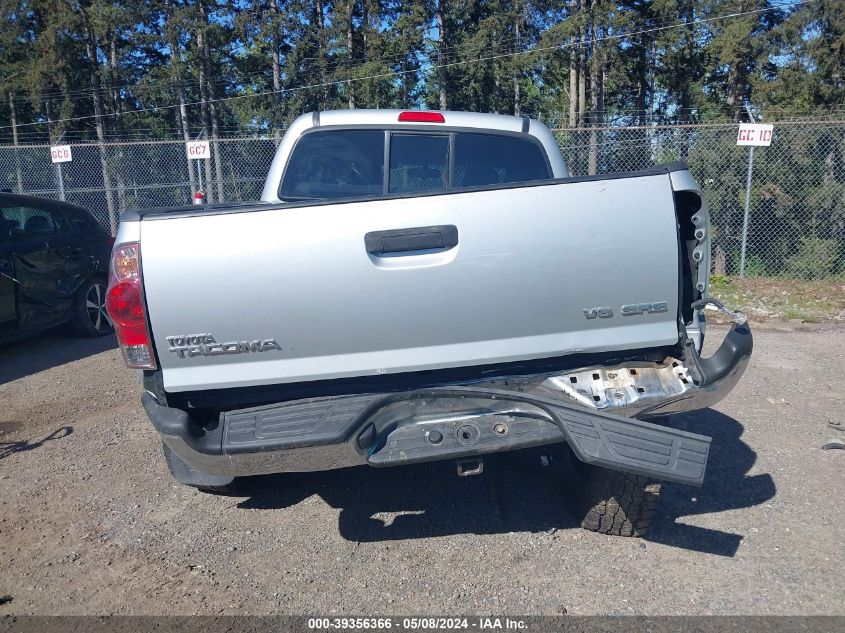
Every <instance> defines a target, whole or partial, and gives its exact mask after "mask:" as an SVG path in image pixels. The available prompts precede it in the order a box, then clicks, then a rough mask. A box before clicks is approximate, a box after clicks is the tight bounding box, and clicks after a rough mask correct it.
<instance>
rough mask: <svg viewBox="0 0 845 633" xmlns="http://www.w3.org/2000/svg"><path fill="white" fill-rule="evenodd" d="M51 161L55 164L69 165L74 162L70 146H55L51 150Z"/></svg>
mask: <svg viewBox="0 0 845 633" xmlns="http://www.w3.org/2000/svg"><path fill="white" fill-rule="evenodd" d="M50 160H52V161H53V162H54V163H69V162H70V161H72V160H73V152H72V151H71V148H70V145H54V146H53V147H51V148H50Z"/></svg>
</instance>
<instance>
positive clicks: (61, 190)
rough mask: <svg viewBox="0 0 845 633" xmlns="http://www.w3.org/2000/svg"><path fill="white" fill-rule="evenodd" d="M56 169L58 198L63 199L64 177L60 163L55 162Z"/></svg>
mask: <svg viewBox="0 0 845 633" xmlns="http://www.w3.org/2000/svg"><path fill="white" fill-rule="evenodd" d="M56 171H57V172H58V174H59V200H61V201H62V202H64V201H65V179H64V177H63V176H62V164H61V163H56Z"/></svg>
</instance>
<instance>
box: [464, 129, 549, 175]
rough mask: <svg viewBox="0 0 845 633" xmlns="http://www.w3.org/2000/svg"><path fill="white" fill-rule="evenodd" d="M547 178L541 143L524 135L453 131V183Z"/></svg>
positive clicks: (546, 167)
mask: <svg viewBox="0 0 845 633" xmlns="http://www.w3.org/2000/svg"><path fill="white" fill-rule="evenodd" d="M548 178H551V173H550V172H549V166H548V164H547V162H546V157H545V154H544V153H543V150H542V149H541V147H540V146H539V145H538V144H537V143H535V142H534V141H531V140H529V139H525V138H518V137H514V136H503V135H495V134H471V133H459V134H457V135H455V174H454V182H453V186H454V187H479V186H482V185H495V184H502V183H507V182H526V181H530V180H546V179H548Z"/></svg>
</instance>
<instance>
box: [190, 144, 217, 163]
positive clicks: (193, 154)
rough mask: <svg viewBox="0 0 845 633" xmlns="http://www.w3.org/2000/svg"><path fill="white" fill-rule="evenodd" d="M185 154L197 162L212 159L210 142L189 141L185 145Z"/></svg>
mask: <svg viewBox="0 0 845 633" xmlns="http://www.w3.org/2000/svg"><path fill="white" fill-rule="evenodd" d="M185 153H186V154H187V155H188V158H193V159H196V160H199V159H201V158H210V157H211V151H210V149H209V147H208V141H188V142H187V143H185Z"/></svg>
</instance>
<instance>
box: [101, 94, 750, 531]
mask: <svg viewBox="0 0 845 633" xmlns="http://www.w3.org/2000/svg"><path fill="white" fill-rule="evenodd" d="M709 238H710V225H709V217H708V213H707V208H706V205H705V204H704V199H703V197H702V195H701V192H700V190H699V187H698V185H697V184H696V183H695V181H694V180H693V178H692V177H691V175H690V173H689V171H688V170H687V167H686V166H685V165H684V164H681V163H672V164H668V165H662V166H658V167H655V168H653V169H648V170H645V171H639V172H631V173H618V174H608V175H602V176H585V177H570V176H569V174H568V172H567V169H566V166H565V165H564V162H563V160H562V158H561V156H560V153H559V151H558V147H557V143H556V141H555V139H554V137H553V136H552V134H551V132H550V131H549V130H548V129H547V128H546V127H545V126H544V125H543V124H541V123H539V122H537V121H534V120H530V119H528V118H518V117H510V116H497V115H487V114H472V113H463V112H402V111H398V110H371V111H366V110H363V111H362V110H349V111H338V112H321V113H313V114H307V115H303V116H301V117H299V118H298V119H297V120H296V121H295V122H294V123H293V124H292V125H291V126H290V128H289V129H288V131H287V133H286V135H285V137H284V139H283V140H282V141H281V143H280V145H279V147H278V150H277V153H276V156H275V159H274V161H273V164H272V166H271V168H270V172H269V175H268V177H267V182H266V185H265V187H264V192H263V195H262V200H261V201H260V202H255V203H249V204H229V205H198V206H188V207H180V208H171V209H151V210H146V211H134V212H130V213H127V214H125V215H124V216H123V218H122V221H121V224H120V230H119V232H118V235H117V241H116V244H115V247H114V251H113V257H112V263H111V270H110V284H109V290H108V303H107V305H108V310H109V313H110V315H111V318H112V319H113V320H114V322H115V326H116V332H117V336H118V341H119V344H120V348H121V349H122V351H123V355H124V358H125V360H126V363H127V365H128V366H129V367H133V368H139V369H142V370H143V384H144V393H143V395H142V402H143V406H144V408H145V409H146V412H147V414H148V415H149V417H150V420H151V421H152V423H153V425H154V426H155V428H156V430H157V431H158V432H159V434H160V435H161V439H162V441H163V446H164V454H165V457H166V458H167V462H168V464H169V466H170V469H171V471H172V472H173V475H174V476H175V478H176V479H177V480H178V481H180V482H183V483H185V484H188V485H192V486H196V487H198V488H201V489H204V490H208V491H217V492H224V491H227V490H230V489H231V487H232V485H233V484H235V483H236V478H237V477H242V476H246V475H256V474H263V473H276V472H285V471H310V470H323V469H331V468H341V467H347V466H353V465H359V464H369V465H370V466H374V467H387V466H398V465H402V464H411V463H416V462H425V461H434V460H444V459H453V460H456V461H457V470H458V474H460V475H470V474H475V473H478V472H481V470H482V468H483V459H484V456H485V455H487V454H490V453H496V452H500V451H508V450H514V449H520V448H525V447H531V446H546V447H547V450H548V456H549V457H550V458H551V460H552V461H553V462H554V463H555V464H556V465H558V466H559V467H560V469H561V470H560V472H561V473H563V474H564V475H565V477H566V482H567V486H568V488H567V489H568V490H569V492H570V494H569V506H570V508H571V509H572V510H573V511H574V512H576V513H577V515H578V518H579V520H580V521H581V522H582V525H583V526H584V527H585V528H587V529H592V530H596V531H600V532H604V533H610V534H622V535H639V534H641V533H642V532H643V531H645V530H646V529H647V528H648V526H649V523H650V522H651V518H652V516H653V514H654V509H655V504H656V502H657V498H658V494H659V483H658V482H659V481H661V480H665V481H673V482H680V483H683V484H691V485H700V484H701V483H702V481H703V478H704V472H705V467H706V463H707V456H708V451H709V446H710V438H708V437H704V436H701V435H696V434H692V433H687V432H684V431H681V430H677V429H674V428H673V427H672V425H671V418H668V417H665V416H666V415H667V414H671V413H675V412H679V411H689V410H692V409H699V408H703V407H707V406H710V405H712V404H713V403H715V402H717V401H719V400H720V399H721V398H722V397H723V396H724V395H725V394H726V393H727V392H728V391H730V390H731V388H732V387H733V386H734V385H735V384H736V382H737V381H738V380H739V378H740V376H741V375H742V373H743V371H744V369H745V366H746V364H747V362H748V359H749V357H750V354H751V349H752V337H751V332H750V330H749V328H748V324H747V323H746V322H745V319H744V317H743V316H742V315H741V314H733V313H730V312H728V311H727V310H726V309H724V308H722V309H724V310H725V312H726V313H727V314H729V315H730V316H732V318H733V319H734V325H733V327H732V328H731V330H730V332H729V333H728V334H727V336H726V338H725V339H724V342H722V344H721V346H720V347H719V348H718V351H716V353H715V354H714V355H712V356H711V357H710V358H707V359H704V358H702V357H700V356H699V352H700V350H701V346H702V344H703V340H704V330H705V324H704V313H703V308H704V307H705V305H706V304H707V303H712V300H709V299H708V298H707V284H708V270H709V265H710V241H709Z"/></svg>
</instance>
